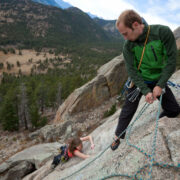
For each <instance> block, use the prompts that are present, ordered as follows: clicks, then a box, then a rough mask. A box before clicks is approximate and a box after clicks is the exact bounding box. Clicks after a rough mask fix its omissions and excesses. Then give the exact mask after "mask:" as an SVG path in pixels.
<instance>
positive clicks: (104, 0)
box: [64, 0, 180, 31]
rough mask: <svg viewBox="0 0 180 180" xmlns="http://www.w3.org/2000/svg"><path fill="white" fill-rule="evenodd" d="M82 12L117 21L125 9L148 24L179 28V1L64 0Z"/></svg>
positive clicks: (173, 28) (172, 28)
mask: <svg viewBox="0 0 180 180" xmlns="http://www.w3.org/2000/svg"><path fill="white" fill-rule="evenodd" d="M64 1H65V2H68V3H70V4H71V5H73V6H75V7H78V8H79V9H81V10H83V11H84V12H90V13H91V14H93V15H97V16H98V17H100V18H103V19H106V20H113V19H117V18H118V17H119V15H120V13H121V12H122V11H124V10H126V9H133V10H135V11H136V12H138V13H139V14H140V15H141V16H142V17H144V19H145V20H146V21H147V22H148V24H163V25H167V26H169V27H170V28H171V30H173V31H174V30H175V29H176V28H178V27H179V26H180V0H64Z"/></svg>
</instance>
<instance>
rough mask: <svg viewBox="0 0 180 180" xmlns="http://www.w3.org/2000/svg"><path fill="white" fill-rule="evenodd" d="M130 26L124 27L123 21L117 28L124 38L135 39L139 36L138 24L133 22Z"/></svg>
mask: <svg viewBox="0 0 180 180" xmlns="http://www.w3.org/2000/svg"><path fill="white" fill-rule="evenodd" d="M132 27H133V29H131V28H129V27H126V26H125V25H124V23H120V24H119V26H118V30H119V32H120V33H121V34H122V35H123V37H124V39H125V40H129V41H135V40H136V39H137V38H138V37H139V35H140V32H139V28H138V24H136V23H135V24H134V23H133V26H132Z"/></svg>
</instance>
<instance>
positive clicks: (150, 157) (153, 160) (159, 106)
mask: <svg viewBox="0 0 180 180" xmlns="http://www.w3.org/2000/svg"><path fill="white" fill-rule="evenodd" d="M168 85H170V86H173V87H175V88H180V86H179V85H176V84H174V83H172V82H171V81H168ZM161 103H162V95H161V96H160V100H159V105H158V112H157V116H156V126H155V130H154V137H153V145H152V154H151V155H150V154H148V153H146V152H145V151H144V150H142V149H141V148H139V147H138V146H136V145H133V144H131V143H130V142H129V137H130V134H131V130H132V127H133V125H134V124H135V122H136V121H137V120H138V119H139V118H140V117H141V115H142V114H143V113H144V112H145V111H146V109H147V108H148V107H149V105H150V104H148V103H145V104H144V106H143V107H142V109H141V110H140V111H139V113H138V115H137V117H136V118H135V120H134V121H133V122H132V123H131V124H130V125H129V126H128V127H127V128H126V129H125V130H124V131H123V132H122V133H121V134H120V135H119V137H118V138H120V137H121V135H122V134H123V133H125V132H126V131H127V135H126V142H127V144H128V145H129V146H131V147H133V148H135V149H137V150H138V151H139V152H141V153H143V154H144V155H145V157H147V158H149V159H150V163H149V164H145V165H144V166H143V167H141V168H139V169H138V171H137V172H136V173H135V174H133V175H129V174H111V175H108V176H106V177H102V178H101V179H102V180H104V179H109V178H111V177H118V176H121V177H127V178H131V179H135V178H136V179H139V178H138V177H137V175H138V174H139V173H140V172H141V171H143V170H145V168H147V167H149V169H150V170H149V173H148V174H149V180H150V179H152V167H153V166H161V167H163V168H176V169H180V162H179V163H178V165H177V166H176V165H174V164H167V163H162V162H160V163H158V162H156V161H155V158H154V156H155V152H156V140H157V132H158V120H159V115H160V108H161ZM110 146H111V144H110V145H108V146H107V147H106V148H105V149H104V150H103V151H102V152H101V153H100V154H99V155H97V156H96V157H95V158H94V159H92V160H91V161H90V162H88V163H87V164H86V165H84V166H83V167H81V168H80V169H79V170H77V171H75V172H73V173H72V174H70V175H69V176H66V177H64V178H61V179H60V180H64V179H67V178H70V177H71V176H73V175H75V174H77V173H78V172H80V171H81V170H83V169H84V168H86V167H87V166H88V165H90V164H91V163H93V162H94V161H95V160H96V159H98V158H99V157H101V156H102V155H103V154H104V153H105V152H106V151H107V150H108V149H109V148H110ZM140 179H141V178H140Z"/></svg>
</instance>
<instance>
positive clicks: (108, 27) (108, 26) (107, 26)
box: [94, 18, 123, 40]
mask: <svg viewBox="0 0 180 180" xmlns="http://www.w3.org/2000/svg"><path fill="white" fill-rule="evenodd" d="M94 21H95V22H96V23H97V24H99V25H100V26H101V27H102V28H103V29H104V30H105V31H106V32H107V33H108V34H111V36H112V37H114V38H116V39H121V40H123V37H122V36H121V34H120V33H119V31H118V30H117V29H116V25H115V24H116V20H104V19H100V18H94Z"/></svg>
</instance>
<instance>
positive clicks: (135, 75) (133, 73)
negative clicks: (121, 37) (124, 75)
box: [123, 42, 151, 95]
mask: <svg viewBox="0 0 180 180" xmlns="http://www.w3.org/2000/svg"><path fill="white" fill-rule="evenodd" d="M123 56H124V59H125V65H126V70H127V72H128V75H129V76H130V77H131V79H132V81H133V82H134V84H135V85H136V86H137V87H139V88H140V90H141V92H142V94H143V95H146V94H147V93H148V92H151V90H150V89H149V88H148V87H147V85H146V84H145V83H144V80H143V78H142V76H141V74H140V73H139V72H138V69H137V68H135V67H134V54H133V53H132V52H131V50H130V49H129V48H128V43H127V42H125V45H124V48H123Z"/></svg>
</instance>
